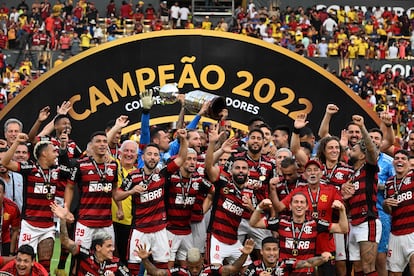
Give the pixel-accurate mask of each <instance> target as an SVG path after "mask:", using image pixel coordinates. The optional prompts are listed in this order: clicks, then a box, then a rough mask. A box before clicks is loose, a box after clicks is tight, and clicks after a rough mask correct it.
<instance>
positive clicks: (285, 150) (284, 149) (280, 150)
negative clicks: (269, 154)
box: [276, 148, 293, 157]
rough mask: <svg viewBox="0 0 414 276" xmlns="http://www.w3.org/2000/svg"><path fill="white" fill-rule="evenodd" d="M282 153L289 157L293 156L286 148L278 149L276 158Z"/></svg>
mask: <svg viewBox="0 0 414 276" xmlns="http://www.w3.org/2000/svg"><path fill="white" fill-rule="evenodd" d="M282 152H287V153H288V154H289V157H292V156H293V154H292V152H291V151H290V149H288V148H280V149H278V150H277V151H276V156H278V155H279V154H280V153H282Z"/></svg>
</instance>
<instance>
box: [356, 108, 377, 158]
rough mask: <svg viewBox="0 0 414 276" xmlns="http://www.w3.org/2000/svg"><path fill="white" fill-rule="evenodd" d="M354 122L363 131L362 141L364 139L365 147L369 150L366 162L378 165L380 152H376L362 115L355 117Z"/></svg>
mask: <svg viewBox="0 0 414 276" xmlns="http://www.w3.org/2000/svg"><path fill="white" fill-rule="evenodd" d="M352 121H353V122H354V124H355V125H357V126H359V128H360V129H361V134H362V139H364V143H365V146H366V148H367V154H366V160H367V162H368V163H369V164H372V165H375V164H377V157H378V152H377V151H376V148H375V145H374V143H373V142H372V140H371V137H370V136H369V133H368V130H367V128H366V127H365V124H364V117H362V116H360V115H353V116H352Z"/></svg>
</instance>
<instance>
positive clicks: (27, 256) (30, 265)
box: [0, 244, 49, 276]
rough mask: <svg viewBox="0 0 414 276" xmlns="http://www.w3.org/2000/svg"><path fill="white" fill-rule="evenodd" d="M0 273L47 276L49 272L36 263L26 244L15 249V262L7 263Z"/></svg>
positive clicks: (32, 251) (29, 247)
mask: <svg viewBox="0 0 414 276" xmlns="http://www.w3.org/2000/svg"><path fill="white" fill-rule="evenodd" d="M1 272H8V273H10V274H8V275H32V276H48V275H49V272H47V270H46V269H45V268H44V267H43V266H42V265H41V264H39V263H37V262H36V254H35V252H34V250H33V247H31V246H30V245H28V244H25V245H22V246H20V247H19V249H17V257H16V259H15V260H12V261H11V262H9V263H7V264H6V265H5V266H3V267H2V268H1V269H0V274H1Z"/></svg>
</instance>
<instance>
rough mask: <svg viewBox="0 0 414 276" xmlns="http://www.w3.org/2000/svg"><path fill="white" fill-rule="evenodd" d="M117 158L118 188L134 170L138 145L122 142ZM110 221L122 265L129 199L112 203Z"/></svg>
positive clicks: (130, 222)
mask: <svg viewBox="0 0 414 276" xmlns="http://www.w3.org/2000/svg"><path fill="white" fill-rule="evenodd" d="M118 157H119V160H118V187H120V186H121V185H122V181H123V180H124V179H125V178H126V177H127V176H128V174H129V173H130V172H132V171H133V170H135V169H136V167H135V163H136V160H137V157H138V144H137V143H136V142H135V141H132V140H126V141H124V142H123V143H122V144H121V147H120V150H119V154H118ZM112 220H113V225H114V231H115V240H116V248H117V249H118V255H119V258H120V259H121V261H122V262H123V263H127V252H128V238H129V232H130V231H131V224H132V198H131V197H128V198H127V199H125V200H123V201H122V202H116V201H113V202H112Z"/></svg>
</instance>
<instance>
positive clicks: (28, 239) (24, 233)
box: [19, 219, 55, 253]
mask: <svg viewBox="0 0 414 276" xmlns="http://www.w3.org/2000/svg"><path fill="white" fill-rule="evenodd" d="M48 238H52V239H53V240H54V239H55V226H51V227H48V228H40V227H35V226H32V225H30V224H29V223H28V222H27V221H26V220H24V219H23V220H22V223H21V229H20V236H19V247H20V246H21V245H24V244H28V245H30V246H32V247H33V249H34V252H35V253H37V246H38V245H39V243H40V242H41V241H43V240H45V239H48Z"/></svg>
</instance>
